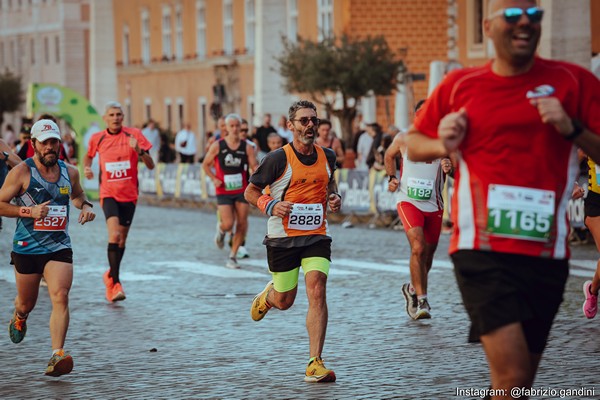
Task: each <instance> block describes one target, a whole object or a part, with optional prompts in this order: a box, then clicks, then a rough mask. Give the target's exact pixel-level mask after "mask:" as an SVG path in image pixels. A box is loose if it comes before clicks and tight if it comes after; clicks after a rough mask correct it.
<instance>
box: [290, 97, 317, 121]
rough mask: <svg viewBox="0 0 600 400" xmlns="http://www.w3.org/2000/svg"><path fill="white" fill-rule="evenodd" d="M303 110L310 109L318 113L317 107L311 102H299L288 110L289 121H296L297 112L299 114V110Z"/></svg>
mask: <svg viewBox="0 0 600 400" xmlns="http://www.w3.org/2000/svg"><path fill="white" fill-rule="evenodd" d="M303 108H310V109H311V110H314V112H317V107H316V106H315V105H314V104H313V103H312V102H310V101H308V100H298V101H295V102H293V103H292V105H291V106H290V108H289V110H288V119H289V120H290V121H291V120H293V119H295V117H296V112H298V110H300V109H303Z"/></svg>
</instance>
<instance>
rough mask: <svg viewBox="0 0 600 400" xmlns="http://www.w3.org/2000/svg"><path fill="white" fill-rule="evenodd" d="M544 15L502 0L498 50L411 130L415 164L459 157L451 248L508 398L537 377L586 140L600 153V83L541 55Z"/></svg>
mask: <svg viewBox="0 0 600 400" xmlns="http://www.w3.org/2000/svg"><path fill="white" fill-rule="evenodd" d="M542 16H543V10H542V9H541V8H539V7H537V3H536V1H535V0H495V1H491V2H490V10H489V14H488V15H487V16H486V18H485V20H484V32H485V34H486V36H488V37H489V38H490V39H491V41H492V42H493V44H494V48H495V54H496V58H495V59H494V60H492V61H491V62H490V63H488V64H487V65H485V66H483V67H479V68H470V69H463V70H458V71H454V72H452V73H450V74H449V75H448V76H447V77H446V78H445V79H444V81H442V83H441V84H440V85H439V86H438V87H437V88H436V89H435V91H434V92H433V93H432V94H431V97H430V98H429V99H428V100H427V102H426V103H425V105H424V106H423V108H422V110H421V112H420V114H419V115H417V118H416V120H415V122H414V126H413V127H411V129H410V130H409V133H408V157H409V158H410V159H411V160H414V161H428V160H432V159H435V158H439V157H444V156H446V155H447V154H450V153H454V154H455V155H456V156H457V159H458V168H457V171H456V172H455V177H456V184H455V192H454V195H453V203H452V219H453V222H454V231H453V235H452V239H451V244H450V253H451V257H452V261H453V263H454V270H455V274H456V277H457V281H458V286H459V289H460V291H461V294H462V298H463V303H464V304H465V308H466V309H467V312H468V314H469V317H470V319H471V323H472V324H471V335H470V341H479V340H481V342H482V344H483V348H484V350H485V353H486V356H487V360H488V364H489V368H490V375H491V381H492V389H498V390H499V391H500V390H504V391H505V393H506V395H505V396H503V397H502V398H508V393H510V389H511V388H513V387H526V388H529V387H531V386H532V385H533V381H534V378H535V374H536V371H537V368H538V364H539V361H540V359H541V356H542V353H543V351H544V348H545V346H546V342H547V339H548V335H549V332H550V328H551V326H552V322H553V319H554V316H555V315H556V313H557V311H558V308H559V306H560V303H561V302H562V297H563V292H564V288H565V283H566V280H567V277H568V270H569V265H568V257H569V252H568V247H567V236H568V233H569V227H568V219H567V216H566V208H567V203H568V200H569V198H570V197H571V194H572V188H573V183H574V181H575V178H576V175H577V174H578V172H579V168H578V159H577V151H576V150H577V146H579V147H580V148H581V149H582V150H584V151H585V152H586V153H587V154H588V155H589V156H590V157H591V158H592V159H593V160H595V161H599V160H600V118H598V116H599V115H600V81H599V80H598V79H597V78H596V77H594V75H592V74H591V73H590V72H589V71H587V70H585V69H583V68H581V67H579V66H576V65H574V64H570V63H566V62H559V61H550V60H545V59H541V58H538V57H536V56H535V52H536V48H537V45H538V42H539V39H540V35H541V19H542ZM493 398H500V396H495V397H493Z"/></svg>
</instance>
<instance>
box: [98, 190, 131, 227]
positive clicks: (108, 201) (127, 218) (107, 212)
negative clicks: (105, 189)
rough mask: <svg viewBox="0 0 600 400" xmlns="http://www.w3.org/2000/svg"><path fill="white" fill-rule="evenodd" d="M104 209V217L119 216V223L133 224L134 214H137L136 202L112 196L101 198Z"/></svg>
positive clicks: (124, 224) (122, 224)
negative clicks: (118, 199) (121, 200)
mask: <svg viewBox="0 0 600 400" xmlns="http://www.w3.org/2000/svg"><path fill="white" fill-rule="evenodd" d="M101 204H102V211H104V217H105V218H106V219H109V218H110V217H118V218H119V225H121V226H131V223H132V222H133V215H134V214H135V202H133V201H126V202H120V201H116V200H115V199H113V198H112V197H107V198H104V199H102V200H101Z"/></svg>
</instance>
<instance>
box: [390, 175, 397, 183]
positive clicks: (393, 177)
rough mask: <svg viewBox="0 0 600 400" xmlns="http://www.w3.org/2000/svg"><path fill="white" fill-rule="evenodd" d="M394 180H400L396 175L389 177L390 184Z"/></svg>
mask: <svg viewBox="0 0 600 400" xmlns="http://www.w3.org/2000/svg"><path fill="white" fill-rule="evenodd" d="M392 179H398V178H397V177H396V175H388V182H391V181H392Z"/></svg>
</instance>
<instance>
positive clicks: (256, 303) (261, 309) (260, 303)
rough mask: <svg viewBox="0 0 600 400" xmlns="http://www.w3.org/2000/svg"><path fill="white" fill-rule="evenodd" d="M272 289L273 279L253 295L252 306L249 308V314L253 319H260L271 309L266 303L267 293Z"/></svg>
mask: <svg viewBox="0 0 600 400" xmlns="http://www.w3.org/2000/svg"><path fill="white" fill-rule="evenodd" d="M271 289H273V281H270V282H269V283H267V286H265V288H264V289H263V291H262V292H260V293H259V294H257V295H256V296H254V300H252V307H251V308H250V315H251V316H252V319H253V320H255V321H260V320H261V319H263V318H264V317H265V315H267V312H268V311H269V310H270V309H271V306H270V305H269V304H267V295H268V294H269V292H270V291H271Z"/></svg>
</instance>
